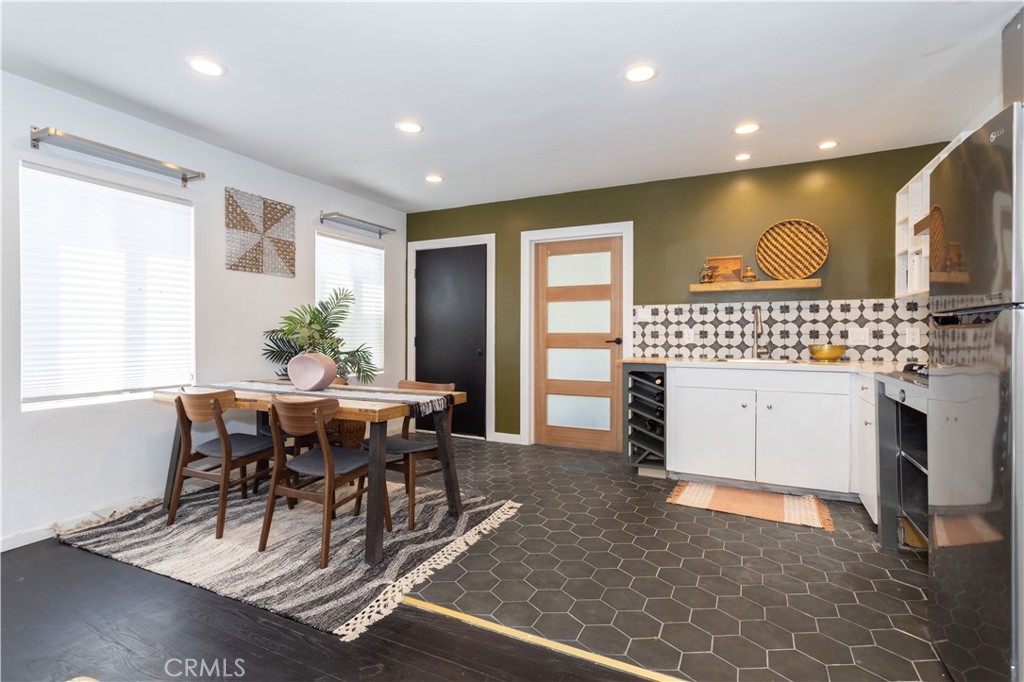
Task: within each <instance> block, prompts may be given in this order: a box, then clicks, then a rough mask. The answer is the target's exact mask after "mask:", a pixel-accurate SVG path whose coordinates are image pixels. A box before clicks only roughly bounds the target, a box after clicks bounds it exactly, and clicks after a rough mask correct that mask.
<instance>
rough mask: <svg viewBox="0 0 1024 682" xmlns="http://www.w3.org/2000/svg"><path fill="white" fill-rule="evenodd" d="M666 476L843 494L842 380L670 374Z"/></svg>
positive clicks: (755, 373)
mask: <svg viewBox="0 0 1024 682" xmlns="http://www.w3.org/2000/svg"><path fill="white" fill-rule="evenodd" d="M668 384H669V388H668V390H669V396H668V405H669V419H670V420H671V424H672V428H671V429H668V430H667V431H668V434H669V437H668V442H667V444H666V445H667V459H666V468H667V469H668V470H669V471H672V472H678V473H682V474H692V475H695V476H705V477H714V478H725V479H733V480H737V481H754V482H757V483H766V484H771V485H778V486H791V487H795V488H809V489H813V490H827V491H836V492H843V493H847V492H849V491H850V396H849V375H848V374H846V373H838V372H837V373H831V372H821V371H818V372H799V371H785V370H781V371H780V370H774V371H772V370H760V369H757V370H755V369H749V370H743V371H740V370H735V369H705V368H688V367H678V368H670V369H669V375H668Z"/></svg>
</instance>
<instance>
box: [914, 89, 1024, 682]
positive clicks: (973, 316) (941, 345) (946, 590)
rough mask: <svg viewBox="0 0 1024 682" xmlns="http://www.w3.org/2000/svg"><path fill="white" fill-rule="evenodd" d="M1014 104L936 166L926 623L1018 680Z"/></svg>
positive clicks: (1019, 333) (990, 675) (1020, 370)
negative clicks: (928, 589)
mask: <svg viewBox="0 0 1024 682" xmlns="http://www.w3.org/2000/svg"><path fill="white" fill-rule="evenodd" d="M1021 113H1022V112H1021V104H1020V103H1019V102H1018V103H1015V104H1013V105H1011V106H1010V107H1009V108H1007V109H1006V110H1004V111H1003V112H1002V113H1000V114H999V115H998V116H996V117H995V118H993V119H992V120H991V121H989V122H988V123H987V124H986V125H984V126H982V127H981V128H979V129H978V130H977V131H976V132H975V133H974V134H972V135H971V136H970V137H969V138H967V139H965V140H964V141H963V142H961V143H960V144H959V145H958V146H957V147H956V148H954V149H953V150H952V151H951V152H950V154H949V155H948V156H947V157H946V158H945V159H944V160H943V161H942V162H941V163H939V164H938V165H937V166H936V168H935V170H934V171H933V172H932V174H931V181H930V182H931V185H930V194H931V203H932V204H933V208H932V215H931V221H930V226H931V230H930V234H929V240H930V246H931V253H930V258H931V275H930V294H931V297H930V311H931V315H932V322H931V325H930V330H929V331H930V337H929V352H930V366H929V387H928V390H929V399H928V510H929V523H928V530H929V533H928V534H929V538H928V541H929V553H928V564H929V573H930V579H929V580H930V587H931V602H930V604H929V619H930V621H931V633H932V638H933V640H934V642H935V647H936V650H937V651H938V654H939V657H940V658H941V659H942V661H943V663H945V665H946V668H947V669H948V670H949V672H950V674H951V675H952V677H953V679H954V680H984V681H986V682H989V681H995V680H1021V679H1022V677H1021V675H1022V673H1021V655H1022V651H1024V643H1022V629H1024V628H1022V626H1021V619H1022V613H1024V611H1022V607H1021V597H1022V593H1024V575H1022V573H1024V563H1022V554H1021V543H1022V534H1021V528H1022V525H1024V523H1022V509H1024V505H1022V498H1021V494H1022V491H1024V270H1022V268H1024V210H1022V202H1024V191H1022V183H1024V178H1022V175H1024V173H1022V170H1021V163H1022V150H1024V125H1022V119H1021Z"/></svg>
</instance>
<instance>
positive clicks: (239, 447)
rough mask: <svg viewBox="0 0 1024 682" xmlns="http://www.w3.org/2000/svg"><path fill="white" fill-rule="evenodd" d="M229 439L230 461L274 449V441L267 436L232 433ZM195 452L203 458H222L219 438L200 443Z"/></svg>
mask: <svg viewBox="0 0 1024 682" xmlns="http://www.w3.org/2000/svg"><path fill="white" fill-rule="evenodd" d="M230 438H231V459H240V458H242V457H248V456H249V455H255V454H256V453H257V452H259V451H261V450H269V449H272V448H273V447H274V441H273V440H271V439H270V438H268V437H267V436H254V435H252V434H249V433H232V434H231V435H230ZM195 450H196V452H198V453H199V454H200V455H203V456H204V457H217V458H218V459H219V458H221V457H223V454H222V452H221V448H220V438H214V439H213V440H208V441H206V442H204V443H200V444H199V445H197V446H196V448H195Z"/></svg>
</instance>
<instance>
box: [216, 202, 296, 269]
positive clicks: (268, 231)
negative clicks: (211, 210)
mask: <svg viewBox="0 0 1024 682" xmlns="http://www.w3.org/2000/svg"><path fill="white" fill-rule="evenodd" d="M224 214H225V218H226V220H225V222H226V224H225V228H226V234H227V252H226V258H225V261H226V262H225V265H227V268H228V270H241V271H243V272H258V273H263V274H267V275H279V276H281V277H294V276H295V207H294V206H289V205H288V204H282V203H281V202H280V201H272V200H270V199H264V198H263V197H261V196H259V195H258V194H249V193H248V192H243V191H242V190H240V189H234V188H232V187H225V188H224Z"/></svg>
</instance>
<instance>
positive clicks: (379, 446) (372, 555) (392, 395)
mask: <svg viewBox="0 0 1024 682" xmlns="http://www.w3.org/2000/svg"><path fill="white" fill-rule="evenodd" d="M224 389H231V390H233V391H234V392H235V404H234V408H235V409H241V410H251V411H254V412H257V413H267V412H269V410H270V401H271V398H272V397H273V396H274V395H289V396H310V397H321V398H322V397H337V400H338V414H337V415H336V416H335V418H336V419H347V420H352V421H360V422H365V423H368V424H369V425H370V439H369V461H368V472H367V479H368V480H367V487H368V491H367V501H366V515H367V516H366V556H365V560H366V563H368V564H370V565H374V564H378V563H380V562H381V560H382V559H383V556H384V500H385V496H386V495H387V486H386V481H385V471H386V470H385V462H386V459H387V454H386V452H387V435H388V420H391V419H402V418H404V417H407V416H414V417H415V416H432V417H433V422H434V430H435V433H436V434H437V450H438V459H439V460H440V464H441V471H442V476H443V478H444V488H445V494H446V497H447V501H448V513H449V514H451V515H452V516H460V515H461V514H462V495H461V493H460V492H459V479H458V473H457V471H456V466H455V454H454V449H453V447H452V434H451V429H450V428H449V426H448V419H447V407H444V408H440V409H438V408H437V406H439V405H441V404H445V405H446V404H451V405H461V404H463V403H465V402H466V393H465V392H464V391H450V392H444V393H438V392H437V391H422V390H414V389H405V388H403V389H398V388H391V387H378V386H353V385H344V386H341V385H332V386H330V387H328V388H327V389H324V390H322V391H316V392H313V391H309V392H306V391H299V390H297V389H295V387H294V386H293V385H292V384H291V382H290V381H287V380H277V379H265V380H255V381H237V382H232V381H227V382H221V383H211V384H205V385H199V386H189V387H185V388H184V390H187V391H190V392H192V391H202V390H224ZM182 390H183V389H180V388H172V389H159V390H156V391H154V392H153V399H154V400H156V401H157V402H161V403H169V404H171V405H173V404H174V399H175V397H176V396H177V395H178V394H179V393H181V391H182ZM439 396H442V397H444V398H445V400H443V401H439V400H438V399H437V398H438V397H439ZM428 401H430V402H432V403H433V405H434V406H435V407H434V408H429V407H428V408H424V407H423V406H424V404H426V403H427V402H428ZM424 409H432V411H430V412H429V414H426V413H424ZM180 456H181V433H180V431H179V430H178V427H177V425H175V428H174V437H173V443H172V445H171V457H170V463H169V465H168V469H167V485H166V486H165V488H164V508H165V509H166V508H168V506H169V505H170V499H171V491H172V489H173V485H174V476H175V473H176V472H177V468H178V458H179V457H180Z"/></svg>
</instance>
